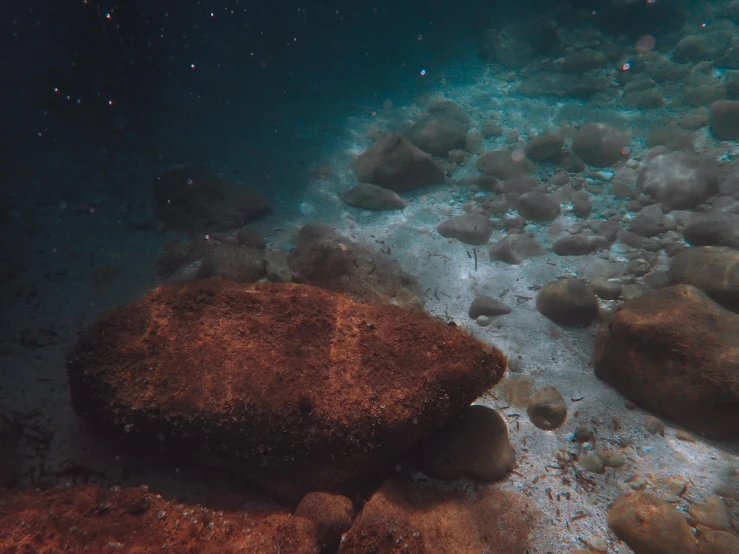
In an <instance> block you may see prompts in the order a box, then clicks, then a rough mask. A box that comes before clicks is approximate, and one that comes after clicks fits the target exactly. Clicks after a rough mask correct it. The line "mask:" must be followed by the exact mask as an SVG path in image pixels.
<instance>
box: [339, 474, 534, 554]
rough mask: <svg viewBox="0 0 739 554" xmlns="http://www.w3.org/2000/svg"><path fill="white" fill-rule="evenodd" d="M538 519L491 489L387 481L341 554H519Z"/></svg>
mask: <svg viewBox="0 0 739 554" xmlns="http://www.w3.org/2000/svg"><path fill="white" fill-rule="evenodd" d="M538 517H539V512H538V510H537V509H536V508H535V507H534V505H533V503H531V502H530V501H529V500H527V499H526V498H525V497H523V496H520V495H518V494H515V493H509V492H504V491H501V490H497V489H495V488H492V487H485V488H481V489H478V490H476V491H474V492H469V491H467V490H465V489H464V487H458V488H457V489H454V490H450V489H449V488H448V487H445V488H444V489H443V490H442V489H441V488H439V487H438V486H436V485H435V484H433V483H432V482H429V483H425V484H420V483H413V482H411V481H400V480H399V479H389V480H387V481H386V482H385V483H384V484H383V486H382V488H381V489H380V490H379V491H378V492H377V493H375V494H374V496H372V498H370V500H369V501H368V502H367V504H365V506H364V508H363V509H362V512H361V513H360V514H359V516H357V519H356V520H355V522H354V525H353V526H352V528H351V529H350V530H349V532H348V533H346V534H345V535H344V540H343V541H342V543H341V546H340V547H339V554H366V553H367V552H378V553H379V552H382V554H393V553H398V554H400V553H401V552H402V553H406V552H409V553H419V554H443V553H447V552H454V553H455V554H478V553H480V552H486V553H488V554H523V553H524V552H525V551H526V547H527V545H528V539H529V535H530V533H531V532H532V530H533V528H534V525H535V520H536V519H537V518H538Z"/></svg>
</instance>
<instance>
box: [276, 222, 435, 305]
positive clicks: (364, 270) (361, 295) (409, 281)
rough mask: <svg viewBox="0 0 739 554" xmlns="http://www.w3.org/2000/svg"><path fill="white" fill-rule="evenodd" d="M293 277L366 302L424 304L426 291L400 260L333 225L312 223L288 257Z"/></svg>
mask: <svg viewBox="0 0 739 554" xmlns="http://www.w3.org/2000/svg"><path fill="white" fill-rule="evenodd" d="M287 264H288V266H289V269H290V271H291V272H292V279H293V280H294V281H295V282H297V283H305V284H309V285H315V286H317V287H322V288H325V289H329V290H335V291H339V292H344V293H347V294H350V295H351V296H352V297H353V298H355V299H357V300H361V301H363V302H378V301H379V302H392V303H393V304H396V305H399V306H403V307H407V308H414V309H415V308H420V307H422V306H423V291H422V290H421V288H420V286H419V285H418V282H417V281H416V279H415V278H414V277H413V276H412V275H410V274H408V273H406V272H405V271H403V269H402V268H401V267H400V265H399V264H398V262H397V261H395V260H394V259H393V258H391V257H389V256H386V255H382V254H380V253H379V252H377V251H375V250H374V249H372V248H370V247H369V246H367V245H364V244H359V243H357V242H354V241H353V240H351V239H349V238H348V237H345V236H344V235H342V234H341V233H339V232H338V231H336V229H334V228H333V227H329V226H328V225H323V224H321V223H308V224H307V225H304V226H303V227H301V229H300V231H299V232H298V236H297V237H295V243H294V248H293V249H292V250H291V251H290V253H289V254H288V256H287Z"/></svg>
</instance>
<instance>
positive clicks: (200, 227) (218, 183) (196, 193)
mask: <svg viewBox="0 0 739 554" xmlns="http://www.w3.org/2000/svg"><path fill="white" fill-rule="evenodd" d="M153 189H154V200H155V202H156V216H157V218H158V219H160V220H162V221H163V222H164V223H165V225H166V226H167V227H168V228H169V229H172V230H174V231H185V232H188V233H191V234H202V233H208V232H211V233H212V232H215V231H226V230H229V229H238V228H239V227H243V226H244V225H245V224H246V223H249V222H250V221H254V220H257V219H260V218H262V217H264V216H265V215H267V214H269V213H271V212H272V209H271V208H270V207H269V204H267V201H266V200H265V199H264V198H263V197H262V196H261V195H260V194H258V193H257V192H255V191H254V190H253V189H251V188H250V187H248V186H247V185H244V184H243V183H237V182H235V181H231V180H229V179H225V178H223V177H220V176H218V175H216V174H215V173H213V172H211V171H210V170H208V169H207V168H205V167H202V166H197V165H183V166H179V167H175V168H173V169H170V170H169V171H167V172H166V173H165V174H164V175H162V176H161V177H160V178H159V179H157V180H156V181H155V182H154V185H153Z"/></svg>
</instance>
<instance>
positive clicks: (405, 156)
mask: <svg viewBox="0 0 739 554" xmlns="http://www.w3.org/2000/svg"><path fill="white" fill-rule="evenodd" d="M351 168H352V170H354V174H355V175H356V176H357V180H359V181H363V182H365V183H372V184H373V185H379V186H381V187H385V188H388V189H390V190H394V191H396V192H403V191H406V190H411V189H414V188H418V187H422V186H425V185H435V184H439V183H443V182H444V170H443V169H442V168H441V166H440V165H439V164H437V163H436V162H435V161H434V160H433V159H432V158H431V156H429V155H428V154H426V153H424V152H422V151H421V150H419V149H418V148H417V147H416V146H414V145H413V144H411V143H410V142H409V141H408V140H407V139H405V138H403V137H401V136H399V135H395V134H387V135H384V136H383V137H381V138H379V139H378V140H377V142H376V143H375V144H373V145H372V146H370V147H369V148H368V149H367V150H365V151H364V152H363V153H362V154H361V155H360V156H359V157H358V158H357V159H356V160H354V161H353V162H352V164H351Z"/></svg>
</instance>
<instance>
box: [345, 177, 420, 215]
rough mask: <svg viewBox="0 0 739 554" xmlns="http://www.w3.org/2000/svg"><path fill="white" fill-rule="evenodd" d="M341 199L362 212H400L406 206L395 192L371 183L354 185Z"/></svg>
mask: <svg viewBox="0 0 739 554" xmlns="http://www.w3.org/2000/svg"><path fill="white" fill-rule="evenodd" d="M341 199H342V200H343V201H344V202H346V203H347V204H349V205H350V206H353V207H355V208H359V209H362V210H402V209H403V208H405V207H406V206H407V205H408V202H406V201H405V200H403V199H402V198H401V197H400V196H398V194H397V193H396V192H394V191H392V190H390V189H386V188H385V187H381V186H378V185H373V184H371V183H359V184H357V185H354V186H353V187H352V188H350V189H349V190H346V191H344V192H342V193H341Z"/></svg>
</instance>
